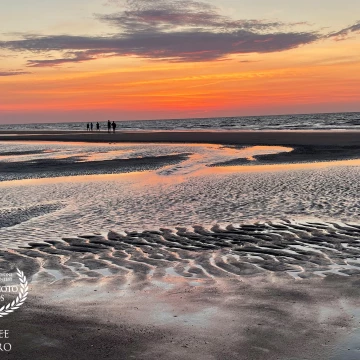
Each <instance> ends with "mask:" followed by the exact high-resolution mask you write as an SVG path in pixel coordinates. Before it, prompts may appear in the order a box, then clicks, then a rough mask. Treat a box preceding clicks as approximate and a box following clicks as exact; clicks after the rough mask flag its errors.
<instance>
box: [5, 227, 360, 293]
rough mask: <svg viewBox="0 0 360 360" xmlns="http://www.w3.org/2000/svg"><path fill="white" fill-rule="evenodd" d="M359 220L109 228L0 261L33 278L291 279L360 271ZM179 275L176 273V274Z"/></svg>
mask: <svg viewBox="0 0 360 360" xmlns="http://www.w3.org/2000/svg"><path fill="white" fill-rule="evenodd" d="M359 235H360V225H356V224H337V223H310V222H307V223H305V222H304V223H295V222H290V221H281V222H278V223H272V222H264V223H256V224H253V225H242V226H238V227H235V226H233V225H229V226H227V227H226V228H221V227H220V226H213V227H212V228H211V229H206V228H203V227H201V226H194V227H193V229H192V230H189V229H186V228H176V229H175V230H171V229H163V228H161V229H158V230H156V231H142V232H124V233H116V232H112V231H111V232H109V233H108V235H107V236H106V237H105V236H102V235H84V236H79V237H73V238H64V239H62V240H61V241H45V242H41V243H40V242H38V243H37V242H33V243H29V245H28V246H27V247H23V248H19V249H16V250H5V251H2V252H1V254H0V258H1V262H0V268H1V270H2V271H4V272H6V271H9V270H10V268H11V267H13V266H14V265H15V264H16V266H18V267H21V268H22V269H24V271H25V272H26V273H28V274H29V275H31V276H32V279H33V281H50V282H54V281H60V280H61V281H67V280H66V279H69V280H70V281H71V280H74V279H88V280H90V281H91V280H92V279H93V280H96V279H98V278H101V277H104V276H106V277H109V276H115V275H117V277H116V278H117V279H118V280H117V281H118V282H120V283H122V284H123V285H125V284H127V285H132V286H133V285H139V284H143V285H144V284H150V283H152V284H153V285H154V284H155V285H156V286H164V287H166V286H172V285H171V283H173V282H174V279H175V280H179V279H182V280H185V281H188V282H189V284H190V285H199V284H201V281H204V280H212V281H214V280H216V278H219V277H229V276H252V275H256V274H259V273H264V272H274V273H281V274H287V276H293V277H295V278H307V277H313V276H327V275H329V274H334V273H335V274H337V275H339V276H350V275H352V274H360V240H359ZM179 281H180V280H179Z"/></svg>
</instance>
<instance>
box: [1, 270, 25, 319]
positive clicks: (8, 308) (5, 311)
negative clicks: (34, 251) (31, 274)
mask: <svg viewBox="0 0 360 360" xmlns="http://www.w3.org/2000/svg"><path fill="white" fill-rule="evenodd" d="M16 270H17V273H16V274H17V276H18V278H19V280H20V291H19V295H18V296H17V297H16V299H15V300H13V301H12V302H11V303H8V304H7V305H4V306H2V307H1V308H0V317H3V316H6V315H9V314H10V313H12V312H13V311H14V310H16V309H18V308H19V307H20V306H21V305H22V304H23V303H24V302H25V300H26V298H27V296H28V291H29V287H28V282H27V280H26V276H25V275H24V272H23V271H20V270H19V269H18V268H16Z"/></svg>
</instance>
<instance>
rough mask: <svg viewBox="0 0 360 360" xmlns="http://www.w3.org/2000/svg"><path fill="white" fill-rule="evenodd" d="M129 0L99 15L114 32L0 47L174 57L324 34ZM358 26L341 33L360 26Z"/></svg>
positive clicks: (81, 57) (255, 48)
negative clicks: (117, 10)
mask: <svg viewBox="0 0 360 360" xmlns="http://www.w3.org/2000/svg"><path fill="white" fill-rule="evenodd" d="M125 5H126V6H125V8H124V9H123V10H122V11H119V12H116V13H113V14H108V15H96V18H97V19H98V20H99V21H102V22H105V23H107V24H109V25H110V26H112V27H114V28H115V29H116V33H115V34H114V35H108V36H72V35H55V36H39V35H34V34H31V35H27V36H24V37H23V38H22V39H20V40H11V41H2V42H0V48H6V49H10V50H13V51H30V52H33V53H38V54H40V55H41V57H44V55H49V54H53V53H54V52H60V53H61V54H62V55H61V56H60V57H57V58H51V59H49V58H46V59H41V58H40V59H32V60H29V61H28V63H27V66H29V67H48V66H59V65H63V64H69V63H81V62H86V61H92V60H95V59H99V58H103V57H110V56H137V57H141V58H149V59H157V60H167V61H172V62H195V61H213V60H224V59H227V58H228V57H229V56H231V55H237V54H249V53H269V52H278V51H285V50H289V49H293V48H296V47H299V46H302V45H306V44H310V43H313V42H315V41H317V40H319V39H322V38H324V35H323V34H320V33H319V32H314V31H296V30H294V28H295V27H297V26H299V25H304V24H306V23H283V22H278V21H266V20H255V19H250V20H249V19H247V20H239V19H234V18H231V17H229V16H224V15H222V14H221V13H220V11H219V9H218V8H216V7H215V6H212V5H210V4H207V3H204V2H200V1H194V0H153V1H148V0H127V2H126V3H125ZM354 26H355V27H356V26H358V25H354ZM354 26H353V27H349V28H347V29H344V30H341V31H340V32H338V35H337V36H340V35H341V34H342V32H344V33H345V32H346V33H348V32H353V31H356V28H355V27H354ZM335 35H336V34H333V36H335Z"/></svg>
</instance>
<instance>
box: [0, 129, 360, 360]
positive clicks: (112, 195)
mask: <svg viewBox="0 0 360 360" xmlns="http://www.w3.org/2000/svg"><path fill="white" fill-rule="evenodd" d="M248 133H249V134H252V132H248ZM129 134H130V133H129ZM152 134H154V133H131V134H130V138H127V140H128V141H131V142H124V143H122V140H121V139H122V138H123V137H126V135H127V134H125V133H119V134H115V135H113V134H86V133H85V134H84V133H73V134H65V133H62V134H55V133H53V134H48V135H44V134H42V135H41V134H38V135H31V134H28V135H25V138H24V139H26V140H33V141H22V140H24V139H22V137H21V136H20V135H3V137H4V138H7V139H8V140H9V139H11V137H13V138H14V139H16V141H3V142H1V143H0V197H1V199H2V202H1V207H0V273H2V274H8V273H9V274H10V273H14V272H15V271H16V268H19V269H21V270H22V271H24V273H25V275H26V276H27V278H28V281H29V295H28V298H27V300H26V301H25V303H24V304H23V305H22V306H21V307H20V308H19V309H16V310H15V312H13V313H11V314H8V315H5V316H3V317H1V318H0V322H1V328H2V329H8V330H9V331H10V340H11V344H12V350H11V351H10V352H9V353H6V354H4V358H7V359H14V360H25V359H26V360H28V359H36V360H57V359H59V360H60V359H61V360H62V359H69V360H73V359H76V360H82V359H84V360H85V359H86V360H88V359H89V360H90V359H111V360H112V359H113V360H118V359H139V360H168V359H172V360H188V359H190V360H192V359H194V360H195V359H196V360H198V359H199V360H223V359H226V360H359V355H360V350H359V338H360V326H359V324H360V312H359V309H360V286H359V285H360V224H359V221H358V220H359V219H358V214H359V200H358V194H359V193H360V184H359V181H358V179H359V177H360V160H359V159H360V144H358V140H359V139H358V135H357V134H356V133H350V132H349V133H341V134H342V135H340V137H339V134H338V133H337V132H336V133H332V132H326V133H321V134H322V135H321V134H319V133H317V134H316V136H313V137H312V138H307V137H305V136H304V132H303V133H300V135H299V134H298V133H291V135H289V136H288V137H287V136H285V133H282V132H281V133H277V134H280V135H279V137H278V139H277V141H278V142H280V143H281V144H282V145H279V144H277V145H274V144H270V145H269V142H271V141H275V140H276V139H275V137H272V135H271V136H267V135H266V134H265V135H264V133H262V132H259V133H256V134H255V133H254V134H255V135H254V136H259V137H260V138H261V139H262V140H261V141H260V140H256V137H254V138H252V140H251V139H250V140H248V141H254V144H253V145H251V144H249V143H246V142H245V140H246V139H245V132H244V133H241V134H242V135H241V136H240V138H239V139H238V138H236V136H238V134H236V133H232V132H231V133H228V134H227V135H226V134H225V135H222V134H221V133H220V132H218V133H214V137H212V138H211V137H209V136H208V135H209V134H210V133H205V137H203V136H204V135H203V133H200V132H191V133H190V132H188V133H185V132H175V133H171V134H175V135H171V136H179V137H178V139H180V140H178V141H177V142H176V143H169V142H168V141H169V140H168V139H167V141H166V143H156V142H155V141H159V142H162V139H163V138H162V136H165V135H164V134H165V133H160V135H161V134H162V135H161V136H160V135H156V136H160V137H157V140H156V139H155V140H154V138H153V137H152V136H153V135H152ZM189 134H191V136H192V138H191V139H187V138H186V135H189ZM199 134H200V135H201V136H200V135H199ZM206 134H207V135H206ZM234 134H235V135H234ZM286 134H288V133H286ZM294 134H295V135H294ZM320 135H321V136H320ZM136 136H138V140H136V139H135V138H134V137H136ZM156 136H155V138H156ZM48 137H55V139H56V140H57V141H49V138H48ZM219 137H220V138H219ZM117 139H120V140H119V142H117V141H118V140H117ZM139 139H143V141H144V142H147V143H144V142H139V141H141V140H139ZM186 139H187V140H186ZM231 139H232V140H231ZM40 140H47V141H40ZM59 140H64V141H59ZM80 140H82V142H80ZM89 140H90V141H89ZM185 140H186V141H191V143H182V141H185ZM202 140H203V141H204V143H201V144H196V143H194V142H199V141H200V142H201V141H202ZM133 141H137V142H135V143H134V142H133ZM217 141H221V142H224V144H209V142H217ZM296 141H298V142H299V143H295V142H296ZM306 141H307V143H306ZM227 143H229V144H227ZM305 143H306V144H305ZM16 282H18V279H17V277H15V279H14V283H16ZM0 295H1V294H0ZM16 296H17V294H15V293H14V294H9V295H8V298H6V299H7V300H6V302H8V301H12V299H15V297H16ZM9 299H10V300H9ZM6 302H3V304H4V305H6ZM0 305H2V304H1V303H0ZM1 328H0V329H1ZM2 355H3V354H2ZM0 356H1V355H0Z"/></svg>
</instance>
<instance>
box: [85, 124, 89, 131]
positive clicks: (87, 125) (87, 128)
mask: <svg viewBox="0 0 360 360" xmlns="http://www.w3.org/2000/svg"><path fill="white" fill-rule="evenodd" d="M86 130H87V131H89V130H90V125H89V123H87V124H86Z"/></svg>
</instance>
